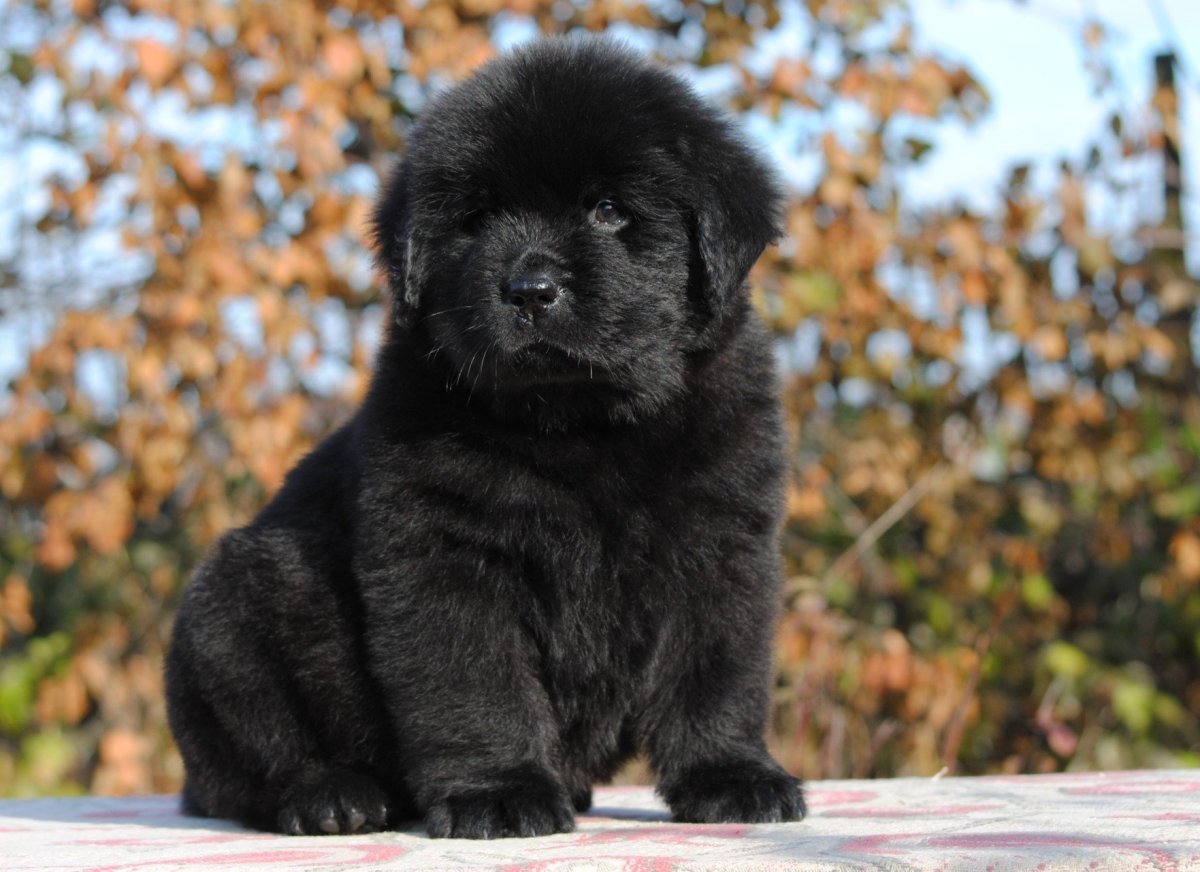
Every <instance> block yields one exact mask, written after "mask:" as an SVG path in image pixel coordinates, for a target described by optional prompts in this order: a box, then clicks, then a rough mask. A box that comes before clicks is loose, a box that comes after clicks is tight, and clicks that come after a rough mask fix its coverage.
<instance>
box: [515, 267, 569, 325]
mask: <svg viewBox="0 0 1200 872" xmlns="http://www.w3.org/2000/svg"><path fill="white" fill-rule="evenodd" d="M561 292H562V288H561V287H560V286H559V284H558V282H556V281H554V280H553V279H552V278H550V277H549V276H545V275H534V276H525V275H521V276H514V277H513V278H510V279H509V280H508V281H506V282H504V283H503V284H501V285H500V299H501V300H503V301H504V302H505V303H506V304H508V305H509V306H512V307H513V308H515V309H516V310H517V314H518V315H519V316H520V317H521V318H523V319H524V320H526V321H532V320H533V319H534V318H536V317H537V316H539V315H543V314H545V312H546V310H547V309H549V308H550V307H551V306H553V305H554V304H555V303H557V302H558V296H559V294H560V293H561Z"/></svg>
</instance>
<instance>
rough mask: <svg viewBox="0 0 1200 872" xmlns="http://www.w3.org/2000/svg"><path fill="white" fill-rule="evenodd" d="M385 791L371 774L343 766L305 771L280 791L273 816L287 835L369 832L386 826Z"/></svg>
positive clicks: (386, 796)
mask: <svg viewBox="0 0 1200 872" xmlns="http://www.w3.org/2000/svg"><path fill="white" fill-rule="evenodd" d="M387 822H388V795H387V794H386V793H385V792H384V790H383V788H382V787H380V786H379V784H378V783H376V781H375V780H374V779H372V778H368V777H367V776H365V775H359V774H358V773H357V772H351V771H349V770H346V769H317V770H312V771H308V772H305V773H303V774H301V775H300V776H299V777H297V778H296V780H295V781H294V782H292V784H291V786H290V787H289V788H288V789H287V790H286V791H285V792H284V795H283V797H282V801H281V802H280V806H279V815H278V818H277V819H276V828H277V829H278V830H279V832H281V833H284V834H286V835H290V836H303V835H308V836H320V835H331V836H333V835H339V834H340V835H350V834H353V833H373V832H375V831H376V830H382V829H384V828H386V827H387Z"/></svg>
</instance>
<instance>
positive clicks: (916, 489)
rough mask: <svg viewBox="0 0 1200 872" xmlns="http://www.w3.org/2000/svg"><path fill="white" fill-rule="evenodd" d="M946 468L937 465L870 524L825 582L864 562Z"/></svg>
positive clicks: (835, 563) (941, 464)
mask: <svg viewBox="0 0 1200 872" xmlns="http://www.w3.org/2000/svg"><path fill="white" fill-rule="evenodd" d="M945 468H946V464H945V462H944V461H940V462H938V463H936V464H934V465H933V466H932V467H930V468H929V470H927V471H926V473H925V474H924V475H922V476H921V477H920V478H919V479H917V481H916V482H915V483H914V484H913V486H912V487H910V488H909V489H908V490H907V491H905V492H904V493H903V494H901V496H900V498H899V499H898V500H896V502H894V503H892V505H891V506H889V507H888V510H887V511H886V512H884V513H883V514H882V515H880V516H879V517H878V518H876V519H875V520H874V521H872V522H871V524H870V526H868V527H867V529H865V530H863V531H862V533H861V534H860V535H859V537H858V538H857V539H855V540H854V544H853V545H851V546H850V547H849V548H847V549H846V550H845V551H843V552H842V553H841V554H840V555H839V556H838V558H837V560H835V561H833V563H832V564H831V565H830V567H829V569H828V570H826V571H825V577H824V579H823V581H828V580H829V579H832V578H837V577H838V576H841V575H845V573H846V570H848V569H849V568H850V567H851V566H853V565H854V564H855V563H857V562H858V561H859V560H861V559H862V558H863V555H865V554H866V553H867V552H868V551H870V550H871V548H872V547H874V545H875V543H876V542H878V541H879V539H880V537H881V536H883V534H884V533H886V532H887V531H888V530H890V529H891V528H892V527H894V526H895V525H896V524H897V523H898V522H899V521H900V519H901V518H903V517H904V516H905V515H907V514H908V513H909V512H910V511H911V510H912V507H913V506H915V505H916V504H917V502H918V501H919V500H920V499H921V497H923V496H925V494H926V493H928V491H929V488H930V487H931V486H932V485H933V480H934V477H935V476H936V475H937V474H939V473H941V472H942V471H943V470H944V469H945Z"/></svg>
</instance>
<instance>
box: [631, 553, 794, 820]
mask: <svg viewBox="0 0 1200 872" xmlns="http://www.w3.org/2000/svg"><path fill="white" fill-rule="evenodd" d="M771 554H772V552H770V551H768V550H766V549H763V554H762V555H761V558H762V559H758V560H753V559H751V560H746V559H743V560H742V561H741V565H729V564H726V565H724V566H721V567H720V569H719V571H717V572H714V573H713V576H712V577H713V579H714V581H713V582H712V583H711V585H709V586H708V587H706V588H705V589H706V590H708V591H709V592H712V591H720V594H719V599H718V600H715V601H703V602H702V601H698V600H697V601H693V602H692V603H690V604H689V606H688V607H686V608H684V609H683V610H681V611H682V612H683V615H682V617H681V619H680V620H679V621H678V622H676V623H675V624H673V626H672V629H671V632H670V633H669V634H668V638H667V639H666V640H665V641H664V650H665V651H670V652H676V653H675V654H674V656H671V655H669V654H664V655H662V656H663V659H662V661H661V671H660V673H659V674H660V675H661V676H662V677H661V678H660V679H659V681H660V682H661V683H662V688H661V692H660V693H659V694H658V698H657V700H656V702H655V705H654V706H653V707H652V709H651V717H650V719H649V723H651V724H652V725H653V727H652V728H651V730H650V733H649V736H648V741H647V746H648V749H649V752H650V759H651V763H652V764H653V766H654V768H655V770H656V771H657V772H658V774H659V788H658V789H659V793H660V794H662V796H663V798H664V799H665V800H666V802H667V804H668V805H669V806H670V808H671V811H672V813H673V815H674V817H675V819H676V820H678V821H683V822H688V823H717V822H725V823H735V822H736V823H778V822H782V821H796V820H800V819H801V818H803V817H804V815H805V805H804V794H803V791H802V789H801V783H800V780H799V779H798V778H795V777H793V776H791V775H789V774H788V773H787V772H785V771H784V769H783V768H782V767H781V766H780V765H779V764H778V763H776V762H775V760H773V759H772V758H771V755H770V754H769V753H768V752H767V749H766V745H765V743H764V741H763V734H764V733H765V731H766V718H767V709H768V702H769V697H768V687H769V684H770V678H771V653H770V652H771V639H772V629H773V626H774V615H775V602H774V598H775V592H776V590H777V586H776V585H775V583H774V581H773V580H774V578H775V573H776V570H775V569H774V566H773V563H774V560H773V557H772V556H771ZM758 573H761V574H758ZM717 579H721V580H717Z"/></svg>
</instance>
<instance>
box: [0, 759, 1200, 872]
mask: <svg viewBox="0 0 1200 872" xmlns="http://www.w3.org/2000/svg"><path fill="white" fill-rule="evenodd" d="M808 796H809V817H808V819H807V820H806V821H804V822H803V823H799V824H772V825H759V826H743V825H740V824H715V825H699V824H673V823H670V821H669V818H668V816H667V813H666V811H665V809H664V807H663V806H662V805H661V803H659V802H658V801H657V800H656V799H655V797H654V795H653V793H652V792H651V791H650V789H649V788H641V787H637V788H630V787H625V788H602V789H600V790H598V791H597V792H596V809H595V810H594V811H593V812H591V813H590V814H587V815H583V816H581V817H580V818H579V826H578V829H577V831H576V832H574V833H570V834H566V835H558V836H549V837H545V838H539V839H502V840H498V841H492V842H472V841H464V840H455V839H447V840H440V841H439V840H433V839H429V838H426V837H425V835H424V833H423V832H421V831H420V830H419V829H417V828H414V829H412V830H409V831H406V832H393V833H377V834H373V835H368V836H340V837H339V836H331V837H288V836H274V835H267V834H263V833H256V832H251V831H248V830H244V829H241V828H239V827H236V826H234V825H232V824H228V823H224V822H219V821H209V820H199V819H195V818H187V817H183V816H181V815H180V814H179V813H178V810H177V806H178V802H177V799H176V798H175V797H173V796H149V797H137V798H127V799H99V798H88V799H31V800H5V801H0V869H3V870H25V869H38V870H42V869H58V870H61V869H89V870H111V872H117V870H125V869H137V870H144V872H159V870H168V869H195V868H205V867H216V868H224V869H237V868H245V869H268V870H269V869H337V868H353V869H406V870H408V869H509V870H516V869H533V870H584V869H586V870H625V872H657V870H667V869H746V870H751V869H753V870H767V869H838V870H841V869H887V870H893V869H894V870H909V869H921V870H924V869H930V870H932V869H946V870H951V869H979V870H1006V869H1014V870H1015V869H1022V870H1024V869H1030V870H1033V869H1037V870H1045V872H1051V870H1064V869H1083V870H1110V869H1111V870H1122V869H1137V870H1154V869H1157V870H1184V869H1197V870H1200V770H1194V771H1165V770H1164V771H1155V772H1148V771H1142V772H1110V773H1096V774H1084V775H1044V776H1015V777H985V778H943V779H938V780H931V779H915V778H900V779H892V780H880V781H824V782H815V783H813V784H811V785H809V790H808Z"/></svg>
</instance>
